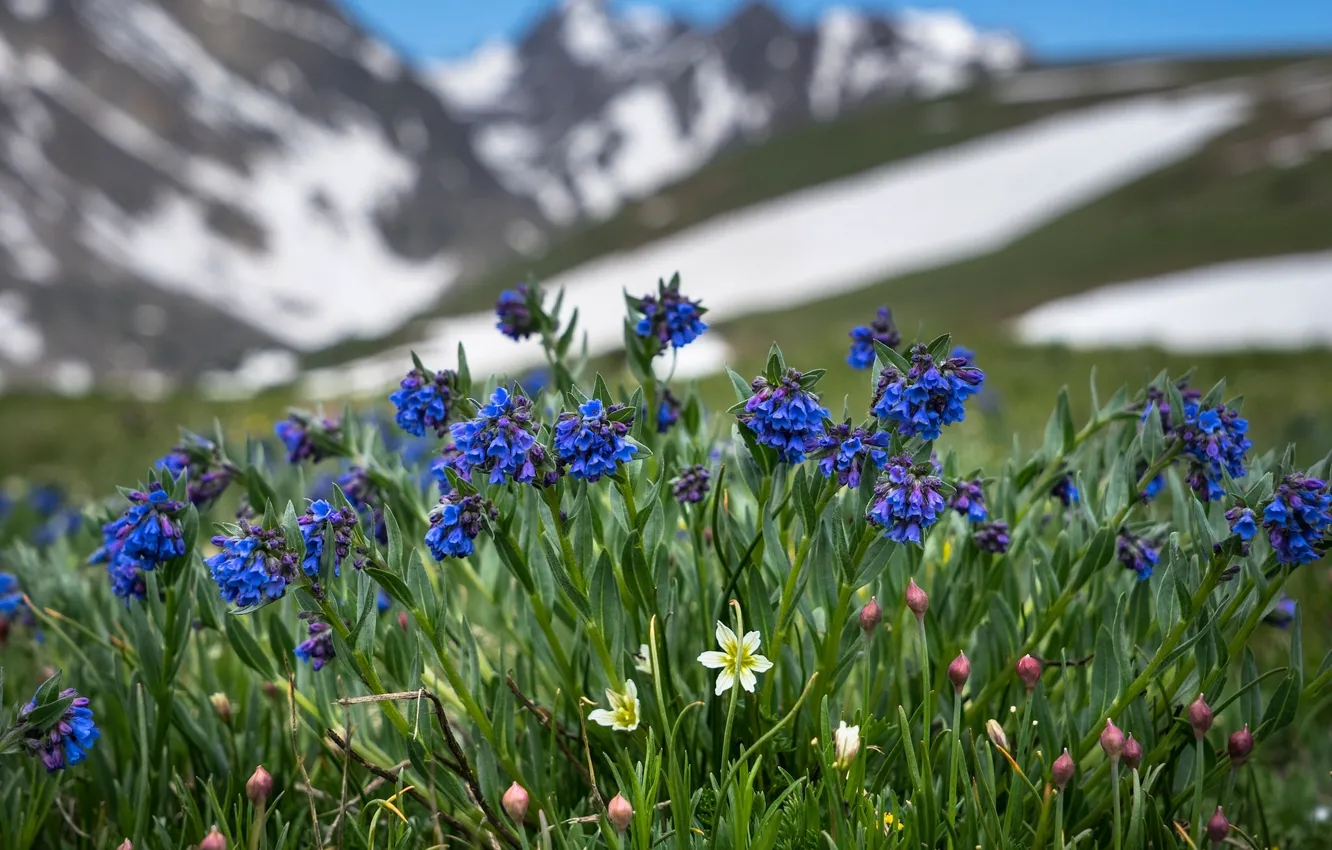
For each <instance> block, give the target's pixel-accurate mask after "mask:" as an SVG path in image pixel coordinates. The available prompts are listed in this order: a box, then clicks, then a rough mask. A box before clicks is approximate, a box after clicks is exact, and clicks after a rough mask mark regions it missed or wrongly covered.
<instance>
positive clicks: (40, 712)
mask: <svg viewBox="0 0 1332 850" xmlns="http://www.w3.org/2000/svg"><path fill="white" fill-rule="evenodd" d="M74 700H75V697H72V696H68V697H56V698H55V699H53V700H51V701H50V702H48V703H45V704H40V705H38V706H37V707H36V708H34V709H33V710H32V711H30V712H29V713H28V717H27V722H28V723H29V724H31V725H32V726H33V727H34V728H36V729H45V728H46V727H47V726H50V725H51V724H52V723H53V722H54V721H55V720H56V718H58V717H59V716H60V715H62V714H64V713H65V712H66V711H68V710H69V707H70V706H72V705H73V704H74Z"/></svg>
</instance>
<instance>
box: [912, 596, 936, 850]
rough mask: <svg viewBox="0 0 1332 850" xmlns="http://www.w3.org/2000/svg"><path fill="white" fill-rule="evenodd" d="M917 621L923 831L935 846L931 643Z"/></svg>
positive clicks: (922, 625) (919, 619) (928, 842)
mask: <svg viewBox="0 0 1332 850" xmlns="http://www.w3.org/2000/svg"><path fill="white" fill-rule="evenodd" d="M916 622H917V623H918V624H919V626H920V687H921V715H920V726H921V742H920V743H921V754H920V765H921V768H920V771H921V772H920V775H921V779H922V780H923V782H922V784H923V785H924V786H925V789H924V790H925V823H924V824H923V830H922V831H923V832H924V833H925V843H926V845H927V846H930V847H933V846H934V825H935V820H936V817H937V812H936V811H935V803H934V770H933V769H932V768H931V767H930V732H931V728H930V727H931V726H933V725H934V723H933V720H934V714H933V711H932V710H931V706H930V693H931V691H932V690H933V688H932V687H931V684H930V643H929V640H928V639H927V638H926V635H925V618H924V617H917V618H916Z"/></svg>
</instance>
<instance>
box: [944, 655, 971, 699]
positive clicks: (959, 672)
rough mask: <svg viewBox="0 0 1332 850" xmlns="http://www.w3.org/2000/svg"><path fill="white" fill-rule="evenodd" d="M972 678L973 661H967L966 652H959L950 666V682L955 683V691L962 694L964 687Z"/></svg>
mask: <svg viewBox="0 0 1332 850" xmlns="http://www.w3.org/2000/svg"><path fill="white" fill-rule="evenodd" d="M970 676H971V661H970V660H968V659H967V654H966V653H965V652H959V653H958V654H957V657H956V658H954V659H953V663H952V664H949V665H948V681H950V682H952V683H953V690H954V691H955V692H957V693H959V694H960V693H962V686H963V685H965V684H966V683H967V679H968V678H970Z"/></svg>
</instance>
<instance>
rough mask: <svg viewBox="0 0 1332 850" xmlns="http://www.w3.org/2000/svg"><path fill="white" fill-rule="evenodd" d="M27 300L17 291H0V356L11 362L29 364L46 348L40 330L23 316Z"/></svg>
mask: <svg viewBox="0 0 1332 850" xmlns="http://www.w3.org/2000/svg"><path fill="white" fill-rule="evenodd" d="M27 312H28V302H27V300H26V299H25V298H24V297H23V296H22V295H20V294H18V293H17V292H12V291H11V292H0V357H3V358H4V359H5V360H8V361H10V362H11V363H18V364H19V365H22V366H29V365H31V364H33V363H36V362H37V361H38V360H40V359H41V357H42V352H43V351H45V350H46V343H45V340H43V338H42V332H41V331H39V330H38V329H37V328H35V327H33V326H32V325H30V324H28V323H27V321H26V320H25V319H24V318H23V317H24V314H26V313H27Z"/></svg>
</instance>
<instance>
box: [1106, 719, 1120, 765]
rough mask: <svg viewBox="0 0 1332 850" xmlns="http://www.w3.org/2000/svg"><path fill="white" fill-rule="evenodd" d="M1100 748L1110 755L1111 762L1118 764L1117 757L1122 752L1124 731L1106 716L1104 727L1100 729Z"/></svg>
mask: <svg viewBox="0 0 1332 850" xmlns="http://www.w3.org/2000/svg"><path fill="white" fill-rule="evenodd" d="M1101 749H1103V750H1105V754H1106V755H1107V756H1109V757H1110V763H1111V764H1118V763H1119V757H1120V756H1122V755H1123V754H1124V733H1123V732H1121V731H1119V727H1118V726H1116V725H1115V721H1113V720H1111V719H1110V718H1108V717H1107V718H1106V719H1105V729H1103V730H1102V731H1101Z"/></svg>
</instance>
